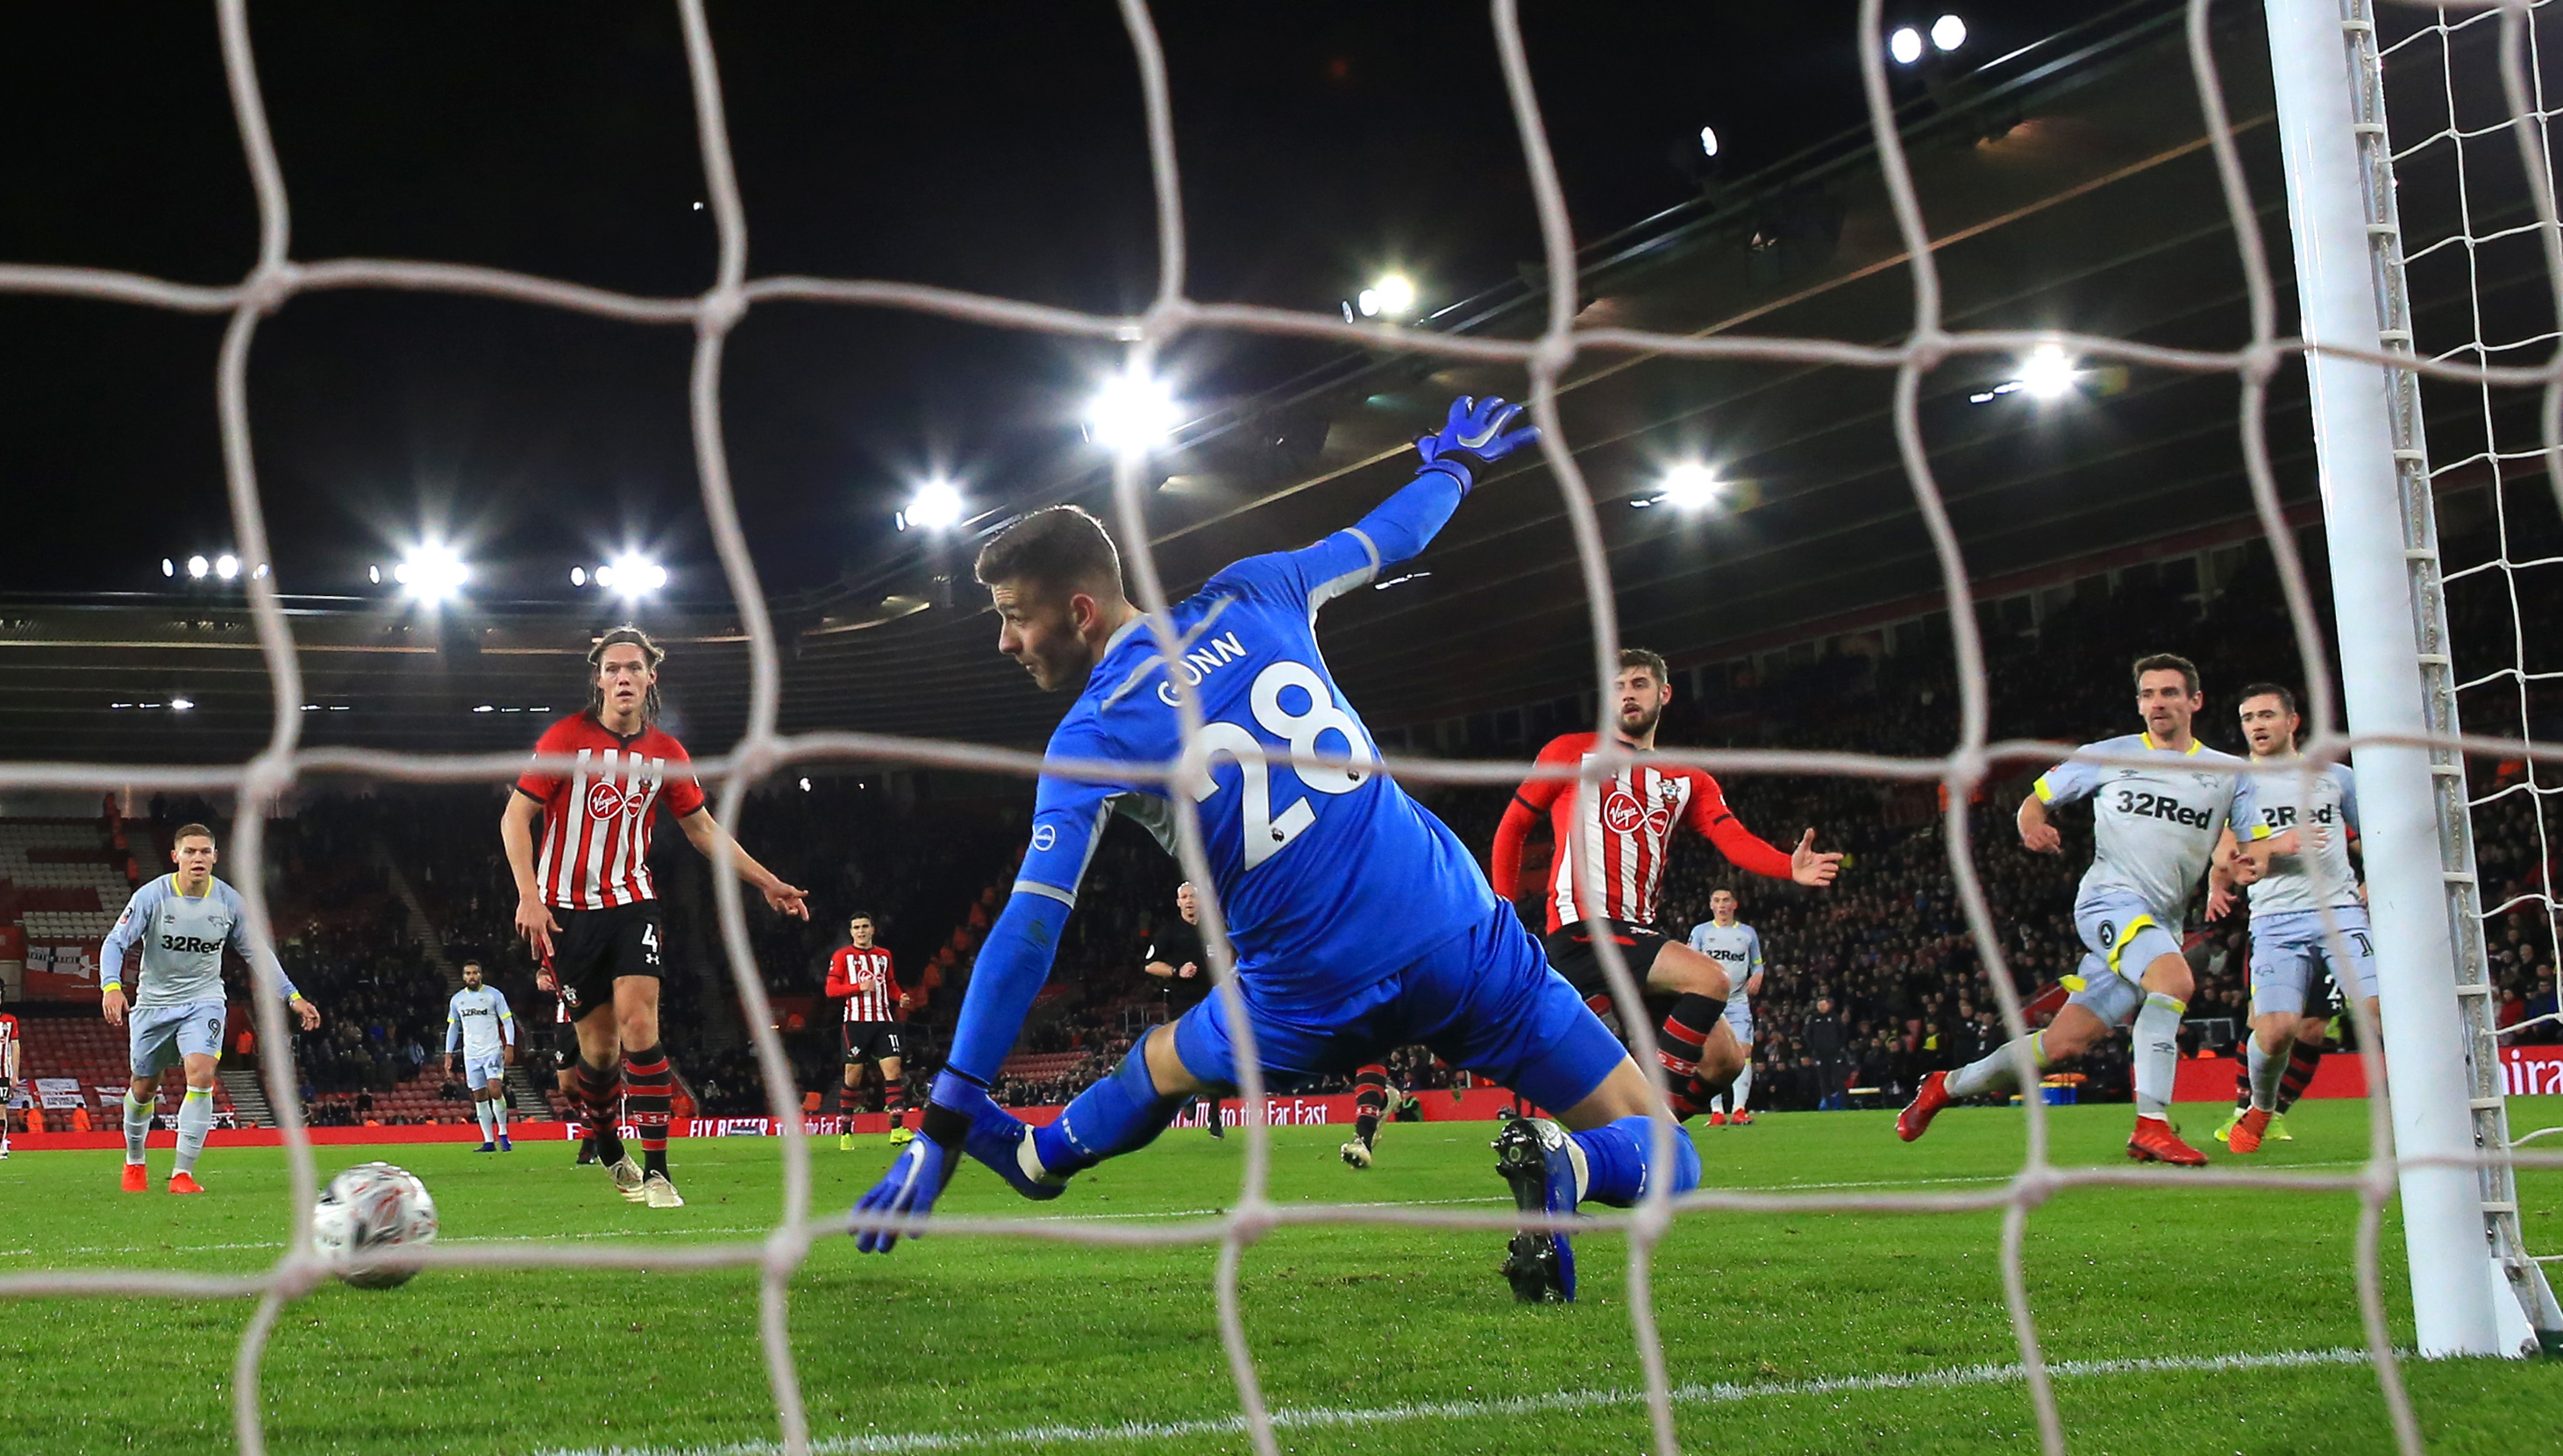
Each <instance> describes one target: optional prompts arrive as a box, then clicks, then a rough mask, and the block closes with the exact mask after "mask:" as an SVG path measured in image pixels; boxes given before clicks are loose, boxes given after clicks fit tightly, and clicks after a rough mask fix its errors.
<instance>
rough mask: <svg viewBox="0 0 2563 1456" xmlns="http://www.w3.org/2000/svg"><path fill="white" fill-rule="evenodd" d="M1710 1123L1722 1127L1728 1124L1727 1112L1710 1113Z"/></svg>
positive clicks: (1714, 1126) (1711, 1125) (1712, 1125)
mask: <svg viewBox="0 0 2563 1456" xmlns="http://www.w3.org/2000/svg"><path fill="white" fill-rule="evenodd" d="M1708 1125H1709V1126H1710V1127H1713V1128H1722V1127H1724V1126H1726V1114H1725V1113H1722V1112H1712V1113H1710V1114H1709V1115H1708Z"/></svg>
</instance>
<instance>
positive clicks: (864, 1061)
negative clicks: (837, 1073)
mask: <svg viewBox="0 0 2563 1456" xmlns="http://www.w3.org/2000/svg"><path fill="white" fill-rule="evenodd" d="M873 935H874V926H873V918H872V917H871V916H870V915H867V914H861V913H858V914H856V915H855V916H853V917H852V918H850V919H849V920H847V922H846V943H845V944H844V945H842V946H839V947H837V953H836V954H835V955H833V956H830V957H829V958H828V999H829V1000H830V1001H844V1002H845V1003H846V1008H845V1018H844V1019H845V1027H846V1034H845V1043H846V1079H845V1083H844V1086H843V1088H842V1089H841V1090H840V1091H839V1092H838V1094H837V1108H838V1110H839V1111H841V1112H844V1113H845V1114H846V1115H847V1119H848V1120H847V1123H846V1126H847V1127H848V1128H849V1129H852V1128H853V1127H854V1122H853V1116H854V1106H855V1102H856V1100H857V1099H859V1098H861V1097H862V1096H863V1094H864V1068H865V1067H867V1066H871V1067H878V1068H880V1070H881V1079H882V1110H883V1111H885V1112H887V1113H888V1114H889V1126H890V1133H891V1135H892V1136H893V1137H895V1136H896V1135H897V1134H899V1133H901V1132H904V1131H906V1129H907V1084H906V1083H905V1082H903V1081H901V1080H899V1074H900V1060H899V1057H900V1053H901V1051H903V1050H904V1048H903V1047H901V1046H900V1045H899V1029H898V1023H899V1013H900V1012H902V1011H904V1010H906V1009H907V995H906V993H904V992H902V991H900V990H899V989H898V977H897V976H896V975H894V974H892V972H891V970H890V964H889V952H888V951H886V950H884V949H882V948H881V947H880V946H877V945H875V944H873ZM837 1146H838V1147H839V1148H843V1149H847V1150H852V1149H853V1148H854V1146H855V1135H854V1133H853V1132H851V1131H848V1132H846V1133H842V1134H840V1135H839V1136H838V1138H837Z"/></svg>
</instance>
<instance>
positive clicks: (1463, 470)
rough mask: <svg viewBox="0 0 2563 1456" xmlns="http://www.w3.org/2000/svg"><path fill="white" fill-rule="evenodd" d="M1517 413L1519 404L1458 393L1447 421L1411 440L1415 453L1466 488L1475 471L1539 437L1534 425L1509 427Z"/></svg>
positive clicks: (1473, 481) (1520, 409)
mask: <svg viewBox="0 0 2563 1456" xmlns="http://www.w3.org/2000/svg"><path fill="white" fill-rule="evenodd" d="M1521 412H1522V407H1521V406H1519V405H1508V404H1505V403H1504V402H1503V401H1502V400H1499V399H1496V398H1495V397H1494V396H1492V395H1488V396H1487V397H1486V398H1484V399H1482V400H1479V399H1472V398H1470V397H1469V396H1467V395H1462V396H1460V397H1459V398H1458V399H1456V400H1453V401H1452V402H1451V418H1450V420H1449V422H1448V423H1446V424H1444V425H1443V427H1442V428H1441V429H1440V430H1438V431H1436V432H1434V433H1433V434H1431V435H1427V436H1423V437H1421V438H1419V439H1418V440H1417V441H1416V442H1415V450H1416V453H1417V454H1419V455H1423V456H1424V468H1426V469H1428V470H1442V471H1446V472H1448V473H1449V474H1451V475H1452V476H1454V477H1456V478H1457V479H1458V480H1459V482H1460V488H1461V489H1462V490H1467V489H1468V488H1470V487H1471V486H1473V485H1475V484H1477V483H1478V479H1477V475H1476V474H1475V473H1474V472H1475V471H1478V470H1480V469H1483V468H1485V467H1486V466H1488V465H1491V464H1493V463H1494V462H1495V461H1497V460H1499V459H1502V458H1503V457H1504V456H1506V455H1511V454H1512V453H1513V452H1514V451H1516V450H1519V449H1521V448H1522V447H1523V446H1525V445H1528V444H1530V443H1531V442H1532V441H1535V440H1537V439H1539V430H1538V429H1537V427H1535V426H1527V425H1526V426H1524V427H1522V428H1521V429H1519V430H1512V429H1511V426H1512V423H1513V422H1514V421H1515V420H1518V419H1520V418H1521ZM1508 430H1510V431H1511V433H1510V434H1507V433H1505V432H1506V431H1508Z"/></svg>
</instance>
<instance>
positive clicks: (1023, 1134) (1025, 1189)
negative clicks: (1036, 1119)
mask: <svg viewBox="0 0 2563 1456" xmlns="http://www.w3.org/2000/svg"><path fill="white" fill-rule="evenodd" d="M1032 1131H1033V1130H1032V1129H1031V1128H1030V1127H1029V1126H1027V1125H1025V1123H1024V1122H1023V1121H1022V1120H1021V1119H1019V1118H1017V1117H1016V1116H1015V1115H1014V1114H1013V1113H1010V1112H1008V1111H1006V1110H1005V1109H1004V1108H1002V1107H999V1106H998V1105H997V1100H996V1099H995V1098H993V1097H990V1096H989V1095H988V1089H987V1088H985V1087H982V1086H980V1085H979V1084H978V1083H977V1082H976V1081H974V1080H972V1079H971V1078H969V1077H966V1076H964V1075H962V1074H961V1073H959V1072H956V1071H954V1070H952V1069H951V1068H949V1067H946V1068H944V1069H943V1071H942V1072H941V1073H940V1074H938V1075H937V1076H936V1077H935V1079H934V1090H933V1091H932V1092H930V1093H928V1094H927V1095H926V1100H925V1115H924V1116H923V1117H922V1118H919V1119H918V1120H917V1127H916V1139H915V1141H913V1142H911V1143H909V1144H908V1145H907V1148H906V1150H905V1151H903V1152H901V1153H900V1154H899V1155H898V1159H897V1161H896V1162H893V1163H892V1164H890V1166H889V1172H887V1173H886V1174H884V1175H882V1181H881V1182H880V1183H875V1184H873V1188H872V1191H870V1192H868V1193H866V1194H864V1195H863V1197H862V1198H861V1199H859V1200H857V1202H856V1203H855V1211H856V1212H857V1213H897V1214H910V1215H914V1216H918V1217H922V1216H923V1215H925V1214H926V1213H928V1212H930V1211H932V1210H933V1207H934V1200H935V1199H936V1198H939V1197H941V1196H942V1195H943V1189H944V1186H945V1185H946V1184H948V1183H951V1182H952V1175H953V1174H955V1173H957V1172H959V1171H960V1168H961V1155H962V1154H964V1153H967V1154H969V1155H970V1156H971V1157H972V1158H975V1159H977V1160H978V1161H979V1162H981V1163H983V1164H986V1165H987V1167H988V1169H989V1171H990V1172H992V1173H995V1174H996V1175H997V1176H998V1177H999V1178H1002V1179H1004V1180H1005V1181H1006V1183H1008V1184H1009V1185H1010V1186H1012V1187H1013V1188H1014V1190H1015V1191H1016V1192H1019V1193H1021V1194H1023V1195H1024V1196H1025V1197H1027V1198H1040V1199H1050V1198H1056V1197H1058V1196H1059V1195H1060V1192H1061V1190H1062V1189H1064V1188H1065V1187H1067V1185H1068V1184H1067V1183H1066V1181H1065V1180H1056V1181H1050V1180H1043V1179H1040V1178H1036V1177H1035V1176H1034V1175H1033V1174H1032V1173H1031V1172H1029V1171H1027V1170H1026V1169H1025V1168H1024V1166H1023V1153H1022V1149H1023V1144H1024V1141H1025V1140H1026V1139H1028V1138H1030V1137H1031V1136H1032ZM897 1243H898V1235H897V1234H896V1233H894V1232H892V1231H890V1230H888V1229H863V1230H859V1231H857V1232H856V1234H855V1247H856V1248H858V1249H860V1250H861V1251H863V1252H864V1253H867V1254H887V1253H888V1252H889V1251H890V1249H891V1248H892V1247H894V1246H895V1245H896V1244H897Z"/></svg>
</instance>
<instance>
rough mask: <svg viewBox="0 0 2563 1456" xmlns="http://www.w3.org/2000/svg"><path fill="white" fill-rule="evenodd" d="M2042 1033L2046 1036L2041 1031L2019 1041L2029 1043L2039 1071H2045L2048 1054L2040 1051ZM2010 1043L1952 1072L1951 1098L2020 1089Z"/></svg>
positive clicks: (2031, 1055) (2031, 1033)
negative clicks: (2024, 1040)
mask: <svg viewBox="0 0 2563 1456" xmlns="http://www.w3.org/2000/svg"><path fill="white" fill-rule="evenodd" d="M2045 1034H2046V1033H2044V1032H2039V1031H2032V1032H2030V1033H2029V1035H2028V1036H2027V1037H2026V1038H2021V1039H2026V1040H2027V1041H2028V1042H2029V1055H2030V1059H2031V1060H2032V1061H2035V1062H2036V1063H2038V1069H2039V1070H2040V1071H2045V1070H2047V1053H2046V1051H2045V1050H2044V1049H2043V1048H2044V1045H2045V1043H2044V1042H2043V1041H2042V1040H2041V1038H2042V1037H2043V1036H2044V1035H2045ZM2013 1044H2014V1043H2013V1042H2010V1041H2006V1042H2004V1043H2003V1044H2002V1045H2000V1046H1997V1047H1995V1048H1994V1049H1993V1050H1991V1051H1989V1052H1987V1053H1985V1054H1984V1055H1983V1056H1980V1057H1978V1058H1976V1059H1975V1060H1974V1061H1971V1062H1969V1063H1967V1064H1966V1065H1965V1066H1963V1067H1960V1068H1958V1069H1957V1070H1956V1071H1954V1072H1951V1073H1950V1074H1949V1084H1948V1085H1949V1095H1950V1096H1952V1097H1982V1096H1986V1095H1988V1094H1992V1093H2002V1092H2016V1091H2018V1090H2019V1089H2020V1073H2019V1072H2018V1071H2017V1070H2016V1069H2014V1068H2013V1066H2012V1060H2011V1049H2012V1046H2013Z"/></svg>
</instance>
